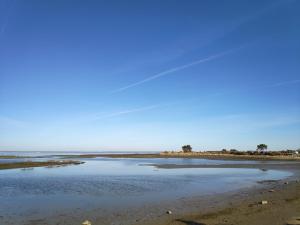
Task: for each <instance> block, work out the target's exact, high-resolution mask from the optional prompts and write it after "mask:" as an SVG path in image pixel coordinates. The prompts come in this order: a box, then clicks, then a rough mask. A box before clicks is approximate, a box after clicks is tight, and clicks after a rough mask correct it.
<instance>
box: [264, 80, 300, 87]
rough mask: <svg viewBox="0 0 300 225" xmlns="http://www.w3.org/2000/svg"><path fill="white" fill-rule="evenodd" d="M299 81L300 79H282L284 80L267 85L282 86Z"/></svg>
mask: <svg viewBox="0 0 300 225" xmlns="http://www.w3.org/2000/svg"><path fill="white" fill-rule="evenodd" d="M297 83H300V79H296V80H288V81H282V82H278V83H274V84H270V85H268V86H267V87H270V88H272V87H281V86H286V85H290V84H297Z"/></svg>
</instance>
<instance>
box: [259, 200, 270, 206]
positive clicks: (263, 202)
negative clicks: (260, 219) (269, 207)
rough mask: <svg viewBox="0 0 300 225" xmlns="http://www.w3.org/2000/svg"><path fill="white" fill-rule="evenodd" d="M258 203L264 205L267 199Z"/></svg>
mask: <svg viewBox="0 0 300 225" xmlns="http://www.w3.org/2000/svg"><path fill="white" fill-rule="evenodd" d="M260 204H262V205H266V204H268V201H266V200H263V201H261V202H260Z"/></svg>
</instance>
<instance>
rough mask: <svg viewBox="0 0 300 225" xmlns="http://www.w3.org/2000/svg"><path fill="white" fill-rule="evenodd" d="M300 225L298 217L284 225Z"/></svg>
mask: <svg viewBox="0 0 300 225" xmlns="http://www.w3.org/2000/svg"><path fill="white" fill-rule="evenodd" d="M299 224H300V217H294V218H292V219H290V220H289V221H287V222H286V225H299Z"/></svg>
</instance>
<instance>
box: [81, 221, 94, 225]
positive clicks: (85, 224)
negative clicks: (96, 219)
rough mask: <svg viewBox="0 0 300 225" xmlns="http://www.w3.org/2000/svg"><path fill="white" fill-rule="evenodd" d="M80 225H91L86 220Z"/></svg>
mask: <svg viewBox="0 0 300 225" xmlns="http://www.w3.org/2000/svg"><path fill="white" fill-rule="evenodd" d="M82 225H92V223H91V222H90V221H88V220H86V221H84V222H82Z"/></svg>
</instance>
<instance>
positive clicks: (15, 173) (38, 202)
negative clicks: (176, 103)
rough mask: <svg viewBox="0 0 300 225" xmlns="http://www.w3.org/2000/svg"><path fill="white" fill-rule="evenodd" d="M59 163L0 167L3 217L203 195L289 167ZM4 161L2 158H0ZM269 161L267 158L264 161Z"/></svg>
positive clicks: (130, 161)
mask: <svg viewBox="0 0 300 225" xmlns="http://www.w3.org/2000/svg"><path fill="white" fill-rule="evenodd" d="M83 161H85V162H86V163H85V164H82V165H76V166H65V167H57V168H33V169H25V170H24V169H23V170H22V169H12V170H0V199H1V207H0V216H2V217H0V221H1V218H6V219H7V218H10V217H12V216H13V217H16V216H19V217H29V216H30V215H39V214H46V213H50V212H56V211H60V210H65V209H68V210H72V209H77V208H81V209H82V208H84V209H92V208H102V209H105V210H110V209H114V210H117V209H119V208H120V209H121V208H124V207H130V206H135V207H136V206H139V205H141V206H142V205H144V204H150V203H157V202H159V201H168V200H175V199H180V198H182V197H191V196H203V195H209V194H214V193H222V192H227V191H233V190H237V189H240V188H244V187H250V186H253V185H256V182H257V181H260V180H271V179H272V180H273V179H275V180H276V179H283V178H286V177H287V176H290V175H291V173H289V172H286V171H276V170H268V171H262V170H259V169H239V168H234V169H230V168H226V169H224V168H222V169H220V168H188V169H157V168H155V167H152V166H150V165H147V164H152V163H155V164H225V163H226V164H227V163H239V164H240V163H253V162H252V161H242V162H241V161H236V160H235V161H222V160H206V159H178V158H176V159H110V158H94V159H84V160H83ZM0 163H1V162H0ZM262 163H265V162H262Z"/></svg>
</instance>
